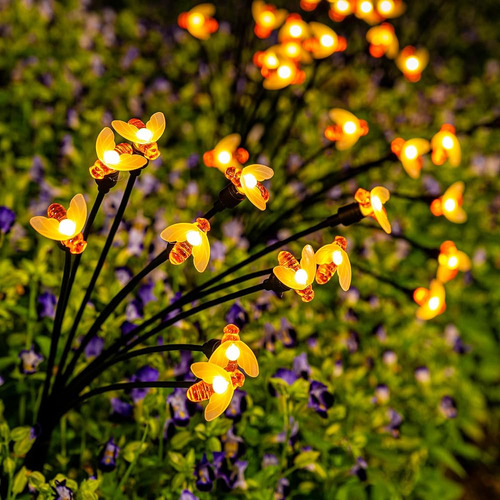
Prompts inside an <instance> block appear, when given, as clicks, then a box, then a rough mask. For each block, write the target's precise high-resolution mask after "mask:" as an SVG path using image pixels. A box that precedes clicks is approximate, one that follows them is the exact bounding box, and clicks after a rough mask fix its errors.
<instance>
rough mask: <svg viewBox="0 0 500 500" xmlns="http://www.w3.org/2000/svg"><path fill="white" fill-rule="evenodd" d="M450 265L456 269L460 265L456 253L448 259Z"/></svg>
mask: <svg viewBox="0 0 500 500" xmlns="http://www.w3.org/2000/svg"><path fill="white" fill-rule="evenodd" d="M448 267H449V268H450V269H456V268H457V267H458V258H457V257H456V256H455V255H452V256H451V257H450V258H449V259H448Z"/></svg>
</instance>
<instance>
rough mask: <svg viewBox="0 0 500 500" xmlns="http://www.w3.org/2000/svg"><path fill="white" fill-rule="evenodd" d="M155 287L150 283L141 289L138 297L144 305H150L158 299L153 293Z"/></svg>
mask: <svg viewBox="0 0 500 500" xmlns="http://www.w3.org/2000/svg"><path fill="white" fill-rule="evenodd" d="M154 286H155V285H154V283H153V282H152V281H150V282H149V283H146V284H144V285H142V286H141V287H140V288H139V291H138V292H137V295H138V297H139V299H140V301H141V302H142V304H143V305H146V304H149V303H150V302H154V301H155V300H156V297H155V295H154V293H153V289H154Z"/></svg>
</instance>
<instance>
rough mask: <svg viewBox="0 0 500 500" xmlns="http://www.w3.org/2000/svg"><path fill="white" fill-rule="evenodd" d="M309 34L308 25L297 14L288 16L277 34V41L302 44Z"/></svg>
mask: <svg viewBox="0 0 500 500" xmlns="http://www.w3.org/2000/svg"><path fill="white" fill-rule="evenodd" d="M309 34H310V31H309V26H308V24H307V23H306V22H305V21H304V20H303V19H302V18H301V17H300V16H299V15H298V14H290V15H289V16H288V17H287V18H286V21H285V24H284V25H283V26H282V27H281V28H280V30H279V32H278V40H279V41H280V42H281V43H283V42H289V41H294V42H302V41H303V40H305V39H306V38H307V37H308V36H309Z"/></svg>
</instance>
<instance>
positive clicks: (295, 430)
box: [275, 417, 299, 447]
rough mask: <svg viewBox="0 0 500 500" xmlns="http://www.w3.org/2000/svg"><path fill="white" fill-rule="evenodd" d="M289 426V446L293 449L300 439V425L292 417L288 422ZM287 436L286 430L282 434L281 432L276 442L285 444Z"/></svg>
mask: <svg viewBox="0 0 500 500" xmlns="http://www.w3.org/2000/svg"><path fill="white" fill-rule="evenodd" d="M288 426H289V428H290V431H289V432H290V440H289V441H288V444H289V445H290V446H292V447H293V445H294V444H295V443H296V442H297V440H298V438H299V423H298V422H297V421H296V420H295V419H294V418H293V417H290V419H289V420H288ZM286 434H287V431H286V429H284V430H283V431H282V432H280V433H279V434H278V435H277V436H276V438H275V441H276V442H277V443H284V442H285V439H286Z"/></svg>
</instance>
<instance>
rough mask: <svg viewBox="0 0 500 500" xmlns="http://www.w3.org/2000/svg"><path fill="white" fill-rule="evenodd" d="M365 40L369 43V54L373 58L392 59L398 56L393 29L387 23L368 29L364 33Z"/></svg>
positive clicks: (396, 39)
mask: <svg viewBox="0 0 500 500" xmlns="http://www.w3.org/2000/svg"><path fill="white" fill-rule="evenodd" d="M366 40H367V41H368V42H370V47H369V50H370V54H371V55H372V56H373V57H382V56H384V55H385V56H386V57H388V58H389V59H394V58H395V57H396V56H397V55H398V50H399V43H398V38H397V36H396V33H394V27H393V26H392V25H391V24H389V23H382V24H380V25H379V26H374V27H373V28H370V29H369V30H368V32H367V33H366Z"/></svg>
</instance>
